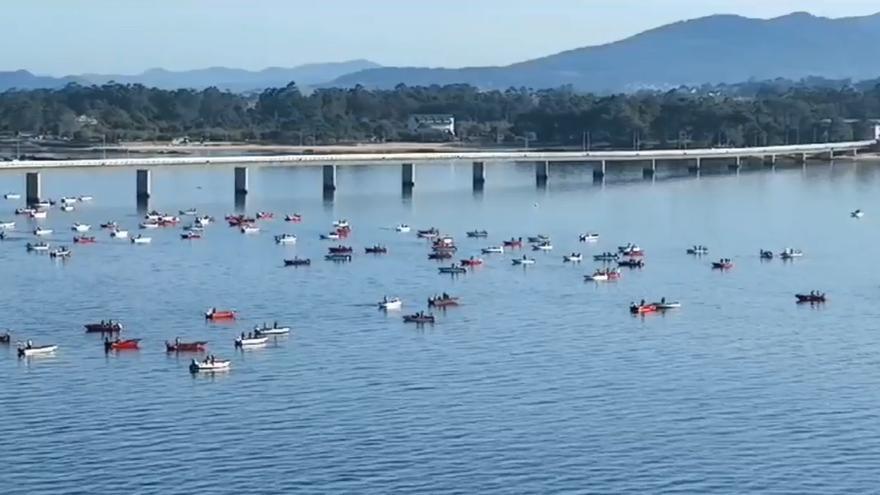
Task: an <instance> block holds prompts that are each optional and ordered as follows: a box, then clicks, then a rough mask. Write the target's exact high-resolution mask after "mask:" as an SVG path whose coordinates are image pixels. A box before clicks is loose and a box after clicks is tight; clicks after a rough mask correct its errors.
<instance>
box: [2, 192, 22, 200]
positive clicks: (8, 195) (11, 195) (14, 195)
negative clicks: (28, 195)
mask: <svg viewBox="0 0 880 495" xmlns="http://www.w3.org/2000/svg"><path fill="white" fill-rule="evenodd" d="M3 199H21V194H18V193H6V194H4V195H3Z"/></svg>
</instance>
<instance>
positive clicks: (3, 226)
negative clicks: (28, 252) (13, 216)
mask: <svg viewBox="0 0 880 495" xmlns="http://www.w3.org/2000/svg"><path fill="white" fill-rule="evenodd" d="M14 228H15V222H0V229H3V230H9V229H14Z"/></svg>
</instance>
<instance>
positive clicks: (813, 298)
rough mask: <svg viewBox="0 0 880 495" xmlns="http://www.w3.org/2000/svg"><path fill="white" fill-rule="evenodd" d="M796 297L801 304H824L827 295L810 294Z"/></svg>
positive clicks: (796, 295)
mask: <svg viewBox="0 0 880 495" xmlns="http://www.w3.org/2000/svg"><path fill="white" fill-rule="evenodd" d="M794 297H795V298H796V299H797V302H799V303H810V304H815V303H824V302H825V294H824V293H821V294H820V293H818V292H814V293H810V294H795V295H794Z"/></svg>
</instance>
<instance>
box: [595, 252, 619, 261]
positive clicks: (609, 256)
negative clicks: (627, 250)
mask: <svg viewBox="0 0 880 495" xmlns="http://www.w3.org/2000/svg"><path fill="white" fill-rule="evenodd" d="M619 259H620V255H619V254H615V253H602V254H597V255H595V256H593V260H594V261H605V262H614V261H617V260H619Z"/></svg>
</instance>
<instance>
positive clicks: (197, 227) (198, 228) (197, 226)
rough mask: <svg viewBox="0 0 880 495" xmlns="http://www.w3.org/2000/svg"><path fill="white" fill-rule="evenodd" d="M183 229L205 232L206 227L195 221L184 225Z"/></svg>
mask: <svg viewBox="0 0 880 495" xmlns="http://www.w3.org/2000/svg"><path fill="white" fill-rule="evenodd" d="M183 230H184V231H185V232H204V231H205V227H204V226H203V225H201V224H198V223H193V224H190V225H184V226H183Z"/></svg>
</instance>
